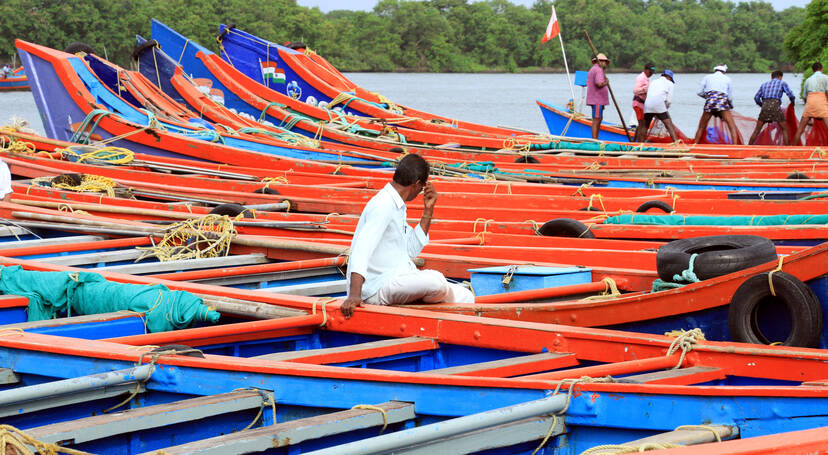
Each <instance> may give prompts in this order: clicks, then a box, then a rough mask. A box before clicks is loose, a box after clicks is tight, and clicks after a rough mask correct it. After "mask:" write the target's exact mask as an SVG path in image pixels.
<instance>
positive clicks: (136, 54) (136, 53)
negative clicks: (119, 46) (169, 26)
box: [132, 39, 160, 60]
mask: <svg viewBox="0 0 828 455" xmlns="http://www.w3.org/2000/svg"><path fill="white" fill-rule="evenodd" d="M156 46H158V41H155V40H154V39H151V40H149V41H144V42H143V43H141V44H137V45H136V46H135V49H133V50H132V59H133V60H138V58H140V57H141V54H143V53H144V51H146V50H147V49H152V48H153V47H156ZM159 47H160V46H159Z"/></svg>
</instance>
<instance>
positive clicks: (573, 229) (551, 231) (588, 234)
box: [538, 218, 595, 239]
mask: <svg viewBox="0 0 828 455" xmlns="http://www.w3.org/2000/svg"><path fill="white" fill-rule="evenodd" d="M538 234H540V235H544V236H547V237H580V238H582V239H594V238H595V234H593V233H592V230H591V229H590V228H589V227H587V225H586V224H584V223H581V222H580V221H578V220H573V219H572V218H555V219H554V220H549V221H547V222H546V223H543V226H541V227H540V229H538Z"/></svg>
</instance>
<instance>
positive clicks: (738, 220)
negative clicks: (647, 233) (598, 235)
mask: <svg viewBox="0 0 828 455" xmlns="http://www.w3.org/2000/svg"><path fill="white" fill-rule="evenodd" d="M604 224H659V225H666V226H783V225H797V224H828V215H768V216H703V215H693V216H681V215H645V214H641V213H633V214H624V215H617V216H611V217H609V218H607V219H606V220H604Z"/></svg>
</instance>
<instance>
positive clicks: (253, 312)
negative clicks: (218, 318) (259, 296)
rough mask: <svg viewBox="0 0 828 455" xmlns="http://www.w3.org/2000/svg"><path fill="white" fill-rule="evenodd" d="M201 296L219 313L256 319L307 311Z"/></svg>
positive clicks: (303, 313) (279, 316)
mask: <svg viewBox="0 0 828 455" xmlns="http://www.w3.org/2000/svg"><path fill="white" fill-rule="evenodd" d="M196 295H197V296H199V297H201V299H202V300H203V301H204V304H205V305H207V306H211V307H213V308H215V309H216V311H218V312H219V313H226V314H234V315H237V316H246V317H252V318H256V319H276V318H289V317H292V316H304V315H306V314H308V312H307V311H304V310H297V309H294V308H288V307H283V306H279V305H271V304H269V303H262V302H253V301H251V300H241V299H234V298H231V297H220V296H215V295H208V294H198V293H197V294H196Z"/></svg>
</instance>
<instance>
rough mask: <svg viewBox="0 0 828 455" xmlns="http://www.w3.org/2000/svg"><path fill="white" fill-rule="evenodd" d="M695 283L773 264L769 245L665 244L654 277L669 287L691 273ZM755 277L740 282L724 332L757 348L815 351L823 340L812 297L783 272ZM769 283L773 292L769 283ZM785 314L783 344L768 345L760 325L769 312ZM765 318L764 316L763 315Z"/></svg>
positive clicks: (757, 241) (743, 240)
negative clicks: (787, 328) (787, 324)
mask: <svg viewBox="0 0 828 455" xmlns="http://www.w3.org/2000/svg"><path fill="white" fill-rule="evenodd" d="M694 254H695V255H696V256H695V259H694V260H693V268H692V269H693V272H694V273H695V275H696V277H698V279H699V280H701V281H703V280H708V279H711V278H716V277H719V276H722V275H727V274H730V273H734V272H738V271H740V270H744V269H747V268H750V267H754V266H757V265H760V264H766V263H768V262H772V261H776V260H777V255H776V247H775V246H774V244H773V242H772V241H770V240H768V239H766V238H764V237H759V236H755V235H717V236H708V237H695V238H689V239H681V240H676V241H674V242H670V243H668V244H666V245H664V246H662V247H661V248H659V250H658V255H657V257H656V263H657V267H658V275H659V278H661V279H662V280H664V281H667V282H673V281H674V277H675V276H676V275H680V274H681V273H682V272H683V271H685V270H688V269H689V268H690V260H691V258H692V257H693V255H694ZM771 273H772V277H771V278H769V277H768V274H769V272H764V273H760V274H757V275H754V276H752V277H750V278H748V279H747V280H745V281H744V282H743V283H742V284H741V285H740V286H739V288H738V289H737V290H736V292H735V293H734V294H733V298H732V299H731V301H730V308H729V310H728V327H729V329H730V337H731V339H732V340H733V341H739V342H744V343H756V344H771V343H772V342H773V343H774V344H776V343H779V344H782V345H785V346H803V347H815V346H818V345H819V339H820V336H821V334H822V308H821V306H820V303H819V299H818V298H817V296H816V294H814V291H813V290H812V289H811V288H810V287H808V285H807V284H805V283H803V282H802V281H800V280H799V279H798V278H796V277H795V276H793V275H791V274H788V273H785V272H782V271H775V272H771ZM770 280H772V283H773V286H772V287H771V285H770V283H771V281H770ZM774 306H775V307H776V308H784V309H785V310H782V311H787V313H788V316H789V318H790V326H791V327H790V331H789V332H788V334H787V338H786V339H785V340H784V341H781V340H777V341H776V342H774V341H772V340H770V339H768V337H767V336H766V335H765V334H764V333H763V331H762V328H761V323H760V319H761V318H762V317H761V316H762V315H763V314H765V315H767V314H768V312H769V311H772V310H769V309H770V308H771V307H774ZM763 312H764V313H763Z"/></svg>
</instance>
